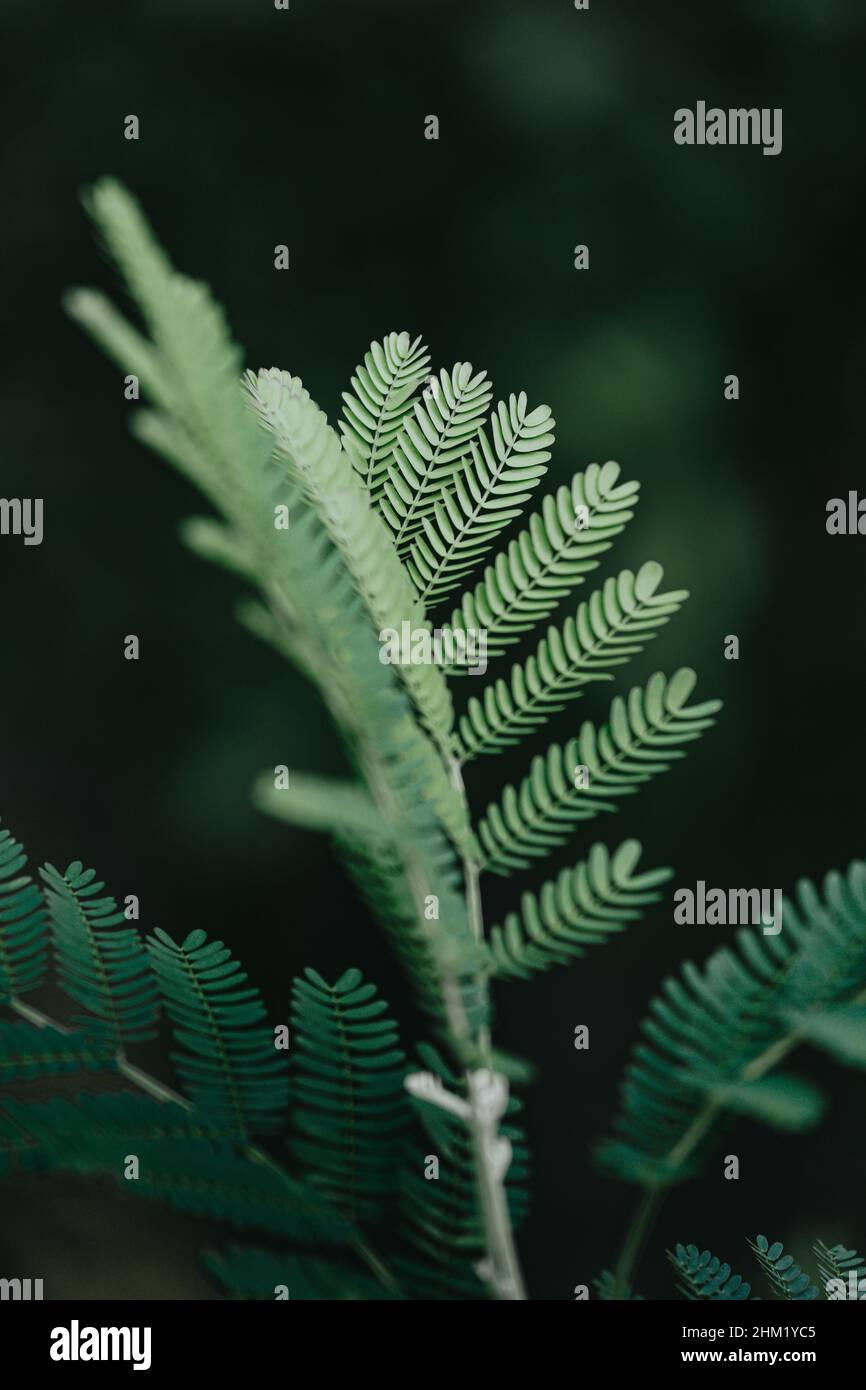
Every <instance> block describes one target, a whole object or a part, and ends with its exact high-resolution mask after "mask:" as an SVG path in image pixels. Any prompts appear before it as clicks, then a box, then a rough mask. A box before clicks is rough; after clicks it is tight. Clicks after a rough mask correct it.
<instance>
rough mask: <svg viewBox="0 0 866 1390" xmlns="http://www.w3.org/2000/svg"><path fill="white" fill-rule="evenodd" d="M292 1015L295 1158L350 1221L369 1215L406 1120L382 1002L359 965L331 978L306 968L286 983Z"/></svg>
mask: <svg viewBox="0 0 866 1390" xmlns="http://www.w3.org/2000/svg"><path fill="white" fill-rule="evenodd" d="M292 1024H293V1028H294V1030H295V1033H296V1036H297V1038H298V1048H297V1060H296V1063H295V1073H294V1077H293V1081H292V1101H293V1105H292V1131H293V1132H292V1137H291V1141H290V1148H291V1153H292V1157H293V1158H294V1159H295V1161H296V1162H297V1163H298V1165H299V1166H300V1167H301V1169H302V1170H304V1171H305V1172H306V1173H307V1176H308V1179H309V1182H310V1183H311V1185H312V1186H314V1187H320V1188H321V1189H322V1191H323V1192H325V1193H326V1194H327V1196H328V1197H329V1198H330V1199H331V1200H332V1201H333V1202H334V1203H335V1204H336V1206H337V1207H338V1208H339V1210H340V1211H341V1212H343V1213H344V1214H345V1216H346V1217H347V1219H348V1220H350V1221H352V1222H353V1223H363V1224H364V1225H372V1224H375V1223H376V1222H378V1221H380V1220H381V1219H382V1216H383V1214H384V1211H385V1209H386V1204H387V1201H388V1199H389V1197H390V1196H391V1194H392V1193H393V1191H394V1187H395V1184H396V1181H397V1175H398V1171H399V1167H400V1159H401V1148H402V1136H403V1135H404V1133H405V1131H406V1129H407V1127H408V1123H409V1106H408V1100H407V1097H406V1092H405V1090H404V1089H403V1076H404V1074H405V1061H406V1056H405V1053H404V1052H402V1051H401V1049H400V1047H399V1045H398V1044H399V1038H398V1034H397V1030H396V1028H395V1026H394V1023H393V1021H392V1019H391V1018H389V1016H388V1006H387V1004H386V1003H385V1002H384V1000H382V999H379V998H377V996H376V988H375V986H374V985H371V984H365V983H364V979H363V976H362V975H361V972H360V971H359V970H347V971H345V973H344V974H343V975H341V976H340V978H339V980H337V982H336V983H335V984H333V985H329V984H328V983H327V982H326V981H325V980H323V979H322V977H321V975H319V974H317V972H316V971H315V970H310V969H307V970H306V971H305V972H304V976H303V977H302V978H300V979H297V980H295V983H294V986H293V993H292Z"/></svg>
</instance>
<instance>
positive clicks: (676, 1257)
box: [667, 1245, 752, 1303]
mask: <svg viewBox="0 0 866 1390" xmlns="http://www.w3.org/2000/svg"><path fill="white" fill-rule="evenodd" d="M667 1257H668V1259H669V1260H670V1262H671V1264H672V1265H673V1267H674V1269H675V1270H676V1272H677V1274H678V1275H679V1279H680V1282H679V1283H678V1284H677V1288H678V1289H679V1291H680V1293H681V1294H682V1295H683V1297H684V1298H688V1299H690V1300H692V1301H695V1300H703V1301H705V1302H710V1303H727V1302H735V1303H740V1302H742V1301H743V1300H744V1299H747V1298H748V1297H749V1294H750V1293H751V1291H752V1286H751V1284H746V1283H744V1281H743V1276H742V1275H741V1274H732V1273H731V1266H730V1265H728V1264H722V1261H721V1260H720V1259H718V1257H717V1256H716V1255H712V1254H711V1253H710V1251H709V1250H699V1249H698V1247H697V1246H696V1245H676V1246H674V1249H673V1250H672V1251H671V1250H668V1252H667Z"/></svg>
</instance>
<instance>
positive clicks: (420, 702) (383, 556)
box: [245, 368, 453, 744]
mask: <svg viewBox="0 0 866 1390" xmlns="http://www.w3.org/2000/svg"><path fill="white" fill-rule="evenodd" d="M245 386H246V391H247V395H248V398H249V400H250V402H251V404H252V406H253V408H254V410H255V411H256V413H257V414H258V416H259V418H260V419H261V421H262V423H263V425H264V426H265V427H266V428H267V429H268V430H269V431H271V432H272V434H273V436H274V439H275V441H276V444H277V446H278V448H279V450H280V452H281V456H282V457H283V458H284V460H285V462H286V463H287V464H288V466H289V468H290V470H291V475H292V477H293V479H294V480H295V481H297V482H298V483H300V484H301V485H302V486H303V488H304V493H305V496H306V498H307V501H308V502H309V504H310V505H311V506H312V507H313V508H314V509H315V512H316V515H317V516H318V517H319V519H320V521H321V522H322V524H323V525H324V527H325V529H326V530H327V532H328V535H329V536H330V538H331V541H332V542H333V544H334V545H335V546H336V547H337V549H338V550H339V552H340V555H341V556H342V558H343V561H344V562H345V564H346V566H347V568H348V570H349V573H350V574H351V576H352V579H353V582H354V584H355V587H356V588H357V591H358V593H359V594H360V596H361V597H362V599H363V601H364V604H365V606H366V609H367V611H368V613H369V615H370V619H371V622H372V626H373V629H374V632H375V633H376V634H377V635H378V634H381V633H382V632H385V631H388V630H393V631H396V632H400V630H401V626H402V623H403V622H404V621H405V622H408V623H409V625H410V627H411V628H413V629H418V628H422V627H424V626H425V616H424V609H423V606H422V605H421V604H420V603H419V602H418V600H417V599H416V597H415V593H414V590H413V588H412V585H411V583H410V581H409V579H408V577H407V575H406V573H405V571H404V569H403V566H402V565H401V563H400V561H399V559H398V558H397V554H396V552H395V550H394V547H393V545H392V544H391V541H390V539H389V536H388V533H387V530H386V529H385V527H384V525H383V523H382V520H381V517H379V515H378V514H377V512H376V511H375V509H374V507H373V505H372V503H371V501H370V499H369V497H368V495H367V493H366V491H365V489H364V485H363V483H362V482H361V481H360V479H359V478H358V476H357V474H356V473H355V472H354V470H353V469H352V467H351V465H350V463H349V460H348V458H347V457H346V455H345V454H344V453H343V451H342V449H341V448H340V442H339V439H338V438H337V435H336V434H335V432H334V430H333V429H331V427H330V425H329V424H328V422H327V420H326V419H325V417H324V415H323V414H322V412H321V411H320V410H319V408H318V406H317V405H316V403H315V401H313V400H311V399H310V394H309V392H308V391H307V390H306V389H305V388H304V386H303V383H302V382H301V381H300V380H299V379H298V378H295V377H291V376H290V375H289V374H288V372H281V371H279V370H278V369H277V368H273V369H272V370H270V371H260V372H259V373H258V374H257V375H256V374H255V373H253V372H248V373H247V375H246V378H245ZM397 670H398V673H399V674H400V676H401V677H402V679H403V680H404V681H405V683H406V685H407V687H408V689H409V690H410V692H411V694H412V697H413V699H414V700H415V703H416V705H417V707H418V710H419V712H420V714H421V716H422V718H423V719H424V722H425V723H426V725H427V728H428V729H429V730H430V732H431V733H432V734H433V735H434V736H435V737H437V738H438V739H439V740H440V742H441V743H442V744H445V743H448V742H449V741H450V733H451V727H452V724H453V709H452V705H451V697H450V694H449V692H448V687H447V685H446V683H445V678H444V676H443V674H442V672H441V670H439V668H438V667H436V666H432V665H414V664H409V665H405V666H403V665H401V666H398V667H397Z"/></svg>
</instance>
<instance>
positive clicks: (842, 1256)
mask: <svg viewBox="0 0 866 1390" xmlns="http://www.w3.org/2000/svg"><path fill="white" fill-rule="evenodd" d="M814 1250H815V1255H816V1257H817V1260H818V1270H819V1273H820V1283H821V1288H822V1289H823V1291H824V1297H825V1298H828V1299H831V1300H832V1301H834V1302H838V1301H839V1300H840V1299H849V1298H850V1297H851V1296H852V1294H853V1296H854V1297H855V1298H856V1299H857V1300H858V1301H859V1300H860V1298H861V1295H862V1293H863V1292H864V1291H866V1284H864V1281H866V1260H864V1259H863V1258H862V1256H861V1255H858V1254H857V1251H856V1250H846V1248H845V1246H844V1245H825V1244H824V1242H823V1240H819V1241H818V1242H817V1243H816V1245H815V1246H814ZM839 1285H841V1288H840V1287H839Z"/></svg>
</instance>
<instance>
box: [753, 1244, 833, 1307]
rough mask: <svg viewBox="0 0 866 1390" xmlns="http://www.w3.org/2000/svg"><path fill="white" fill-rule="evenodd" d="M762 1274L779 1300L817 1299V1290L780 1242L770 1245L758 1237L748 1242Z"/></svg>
mask: <svg viewBox="0 0 866 1390" xmlns="http://www.w3.org/2000/svg"><path fill="white" fill-rule="evenodd" d="M749 1245H750V1246H751V1248H752V1250H754V1252H755V1255H756V1257H757V1260H758V1264H759V1265H760V1266H761V1269H762V1270H763V1272H764V1274H765V1275H766V1276H767V1278H768V1280H769V1281H770V1284H771V1286H772V1288H773V1289H774V1290H775V1292H776V1293H777V1294H778V1296H779V1297H780V1298H784V1299H789V1300H794V1301H803V1300H808V1299H813V1298H817V1297H818V1290H817V1289H816V1287H815V1285H814V1284H813V1283H812V1281H811V1280H810V1278H809V1276H808V1274H804V1273H803V1271H802V1270H801V1268H800V1266H799V1265H796V1264H794V1261H793V1259H792V1257H791V1256H790V1255H786V1254H785V1247H784V1246H783V1244H782V1242H781V1241H780V1240H777V1241H775V1242H774V1243H773V1244H772V1245H771V1244H770V1242H769V1241H768V1240H767V1237H766V1236H758V1237H757V1238H756V1239H755V1240H754V1241H751V1240H750V1241H749Z"/></svg>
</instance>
